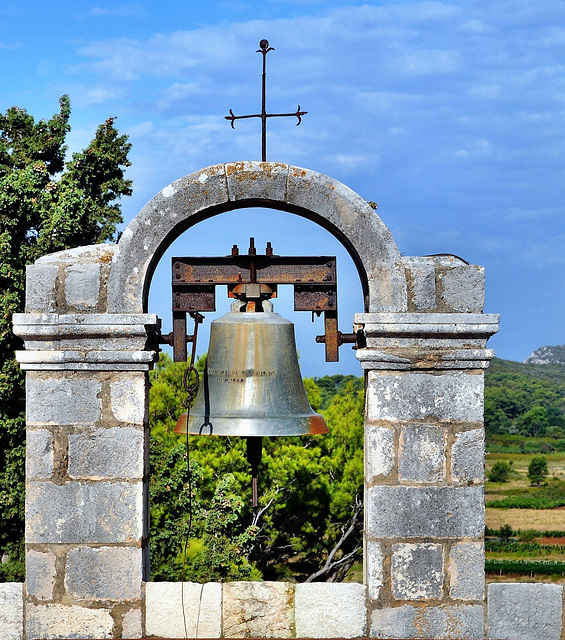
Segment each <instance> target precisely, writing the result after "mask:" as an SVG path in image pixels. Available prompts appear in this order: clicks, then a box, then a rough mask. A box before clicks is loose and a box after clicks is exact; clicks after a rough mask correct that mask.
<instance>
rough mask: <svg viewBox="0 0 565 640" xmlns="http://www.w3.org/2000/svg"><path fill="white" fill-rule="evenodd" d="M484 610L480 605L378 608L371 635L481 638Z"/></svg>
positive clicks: (478, 639) (466, 639)
mask: <svg viewBox="0 0 565 640" xmlns="http://www.w3.org/2000/svg"><path fill="white" fill-rule="evenodd" d="M484 620H485V614H484V610H483V607H482V606H481V605H455V606H439V607H415V606H411V605H403V606H401V607H395V608H392V609H377V610H375V611H373V613H372V616H371V632H370V635H371V637H372V638H387V639H390V638H405V639H406V640H408V639H410V640H411V639H412V638H430V639H433V638H442V639H444V640H452V639H453V640H455V639H457V640H482V639H483V638H484V626H485V622H484Z"/></svg>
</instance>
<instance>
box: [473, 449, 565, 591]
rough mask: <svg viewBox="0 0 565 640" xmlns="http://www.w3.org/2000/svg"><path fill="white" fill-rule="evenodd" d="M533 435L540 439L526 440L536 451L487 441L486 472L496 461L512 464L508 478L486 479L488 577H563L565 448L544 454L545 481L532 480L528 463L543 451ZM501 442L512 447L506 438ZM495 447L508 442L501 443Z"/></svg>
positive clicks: (564, 564) (564, 562)
mask: <svg viewBox="0 0 565 640" xmlns="http://www.w3.org/2000/svg"><path fill="white" fill-rule="evenodd" d="M527 440H530V439H527ZM531 440H538V442H537V443H536V442H529V443H527V446H528V448H529V449H530V450H532V453H499V452H492V449H491V448H490V447H489V449H490V451H491V452H489V453H487V456H486V474H487V477H488V474H489V472H490V470H491V469H492V466H493V465H494V463H495V462H497V461H504V462H507V463H511V467H512V472H511V474H510V477H509V479H508V481H507V482H489V481H487V482H486V485H485V501H486V507H487V508H486V526H487V537H486V539H485V551H486V566H485V568H486V572H487V581H489V582H495V581H499V580H501V579H503V580H508V579H515V580H539V581H542V580H545V581H547V580H551V581H557V582H565V452H553V453H548V454H547V455H545V457H546V459H547V463H548V471H549V473H548V476H547V478H546V480H547V482H546V483H544V484H542V485H541V486H531V484H530V481H529V479H528V465H529V463H530V461H531V460H532V458H533V456H534V455H540V451H539V445H540V444H543V443H540V442H539V440H541V439H533V438H532V439H531ZM502 445H506V449H508V446H507V443H502ZM492 448H494V449H495V450H496V449H500V448H504V446H501V444H500V443H497V445H495V446H494V447H492ZM526 450H527V449H526ZM489 505H491V506H489ZM548 506H551V507H553V508H547V507H548ZM509 507H510V508H509ZM501 528H502V531H501Z"/></svg>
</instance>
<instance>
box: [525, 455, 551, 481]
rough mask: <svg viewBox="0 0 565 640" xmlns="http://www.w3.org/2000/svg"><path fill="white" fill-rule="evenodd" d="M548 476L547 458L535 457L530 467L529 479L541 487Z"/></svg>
mask: <svg viewBox="0 0 565 640" xmlns="http://www.w3.org/2000/svg"><path fill="white" fill-rule="evenodd" d="M547 474H548V469H547V458H546V457H545V456H534V457H533V458H532V460H531V462H530V464H529V465H528V478H529V479H530V482H531V484H535V485H540V484H541V483H542V482H543V481H544V480H545V477H546V476H547Z"/></svg>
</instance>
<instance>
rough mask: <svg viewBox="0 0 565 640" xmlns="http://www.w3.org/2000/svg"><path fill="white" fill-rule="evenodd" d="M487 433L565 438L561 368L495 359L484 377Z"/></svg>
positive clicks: (563, 372)
mask: <svg viewBox="0 0 565 640" xmlns="http://www.w3.org/2000/svg"><path fill="white" fill-rule="evenodd" d="M485 426H486V429H487V433H491V434H511V435H522V436H538V437H539V436H550V437H554V438H564V436H565V366H563V364H529V363H527V364H524V363H521V362H512V361H511V360H500V359H498V358H495V359H494V360H493V361H492V363H491V366H490V367H489V368H488V369H487V371H486V375H485Z"/></svg>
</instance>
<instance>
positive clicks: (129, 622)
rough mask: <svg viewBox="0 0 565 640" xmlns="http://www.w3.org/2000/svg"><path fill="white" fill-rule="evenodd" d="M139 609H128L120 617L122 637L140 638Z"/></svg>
mask: <svg viewBox="0 0 565 640" xmlns="http://www.w3.org/2000/svg"><path fill="white" fill-rule="evenodd" d="M142 637H143V633H142V626H141V610H140V609H130V610H129V611H128V612H127V613H124V617H123V618H122V638H124V640H125V639H128V640H129V639H130V638H134V639H135V638H142Z"/></svg>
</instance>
